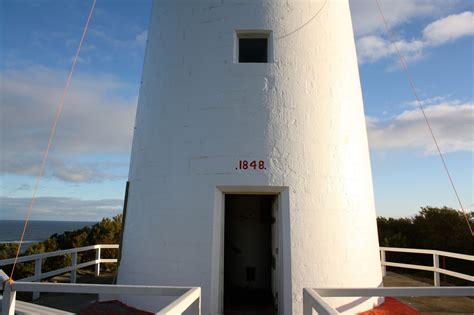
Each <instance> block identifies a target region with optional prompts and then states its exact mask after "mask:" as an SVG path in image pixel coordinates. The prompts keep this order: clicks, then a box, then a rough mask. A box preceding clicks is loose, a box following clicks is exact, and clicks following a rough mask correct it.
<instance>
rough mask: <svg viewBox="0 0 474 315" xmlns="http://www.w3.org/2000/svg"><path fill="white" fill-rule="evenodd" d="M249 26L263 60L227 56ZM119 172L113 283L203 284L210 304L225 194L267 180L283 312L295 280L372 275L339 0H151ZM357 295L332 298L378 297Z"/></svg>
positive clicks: (349, 281)
mask: <svg viewBox="0 0 474 315" xmlns="http://www.w3.org/2000/svg"><path fill="white" fill-rule="evenodd" d="M249 30H251V31H264V32H266V33H267V34H268V36H269V60H268V61H269V62H268V63H248V64H245V63H238V62H237V61H238V59H237V56H236V54H238V50H237V49H236V45H237V42H238V41H237V40H236V38H237V37H238V32H239V31H249ZM241 160H248V161H252V160H256V161H264V163H265V167H266V169H264V170H258V169H257V170H253V169H252V170H240V169H236V168H238V166H239V161H241ZM129 181H130V190H129V199H128V211H127V217H126V221H125V229H124V238H123V245H122V260H121V263H120V268H119V275H118V283H121V284H155V285H182V286H200V287H202V310H203V314H218V313H219V312H220V311H221V310H222V290H223V288H222V274H221V273H222V261H221V260H222V250H223V247H222V216H223V213H222V211H223V208H222V200H223V198H222V194H223V193H225V192H228V191H234V192H263V191H266V190H268V191H270V192H281V193H280V197H281V198H280V203H281V215H280V220H281V222H280V229H279V233H280V246H281V251H280V255H281V256H284V257H281V258H280V260H279V261H280V267H281V268H280V272H281V277H280V279H279V281H280V287H281V290H280V291H279V293H280V296H279V306H280V313H281V314H301V313H302V289H303V288H304V287H375V286H379V285H381V281H382V277H381V268H380V260H379V252H378V240H377V231H376V216H375V207H374V198H373V189H372V179H371V170H370V160H369V151H368V144H367V135H366V126H365V119H364V111H363V102H362V95H361V88H360V81H359V73H358V67H357V58H356V51H355V45H354V37H353V31H352V24H351V17H350V10H349V4H348V1H347V0H329V1H327V2H326V1H325V0H287V1H283V0H281V1H280V0H155V1H154V3H153V12H152V17H151V23H150V29H149V33H148V43H147V48H146V55H145V63H144V68H143V77H142V84H141V88H140V96H139V101H138V109H137V116H136V127H135V133H134V139H133V149H132V158H131V165H130V174H129ZM123 300H124V301H125V302H126V303H130V304H132V305H135V306H138V307H141V308H147V309H150V310H153V309H154V307H156V306H157V304H159V303H162V302H163V301H160V300H159V299H155V298H150V297H144V298H132V297H123ZM356 300H357V299H354V298H338V299H330V300H329V301H330V303H331V304H333V305H334V306H336V307H340V310H346V311H349V312H356V311H359V310H366V309H368V308H371V307H372V306H373V305H374V304H376V303H377V300H376V299H368V300H363V301H362V302H361V301H360V300H359V301H356Z"/></svg>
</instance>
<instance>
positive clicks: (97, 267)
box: [95, 247, 100, 277]
mask: <svg viewBox="0 0 474 315" xmlns="http://www.w3.org/2000/svg"><path fill="white" fill-rule="evenodd" d="M95 260H96V261H97V263H96V264H95V276H96V277H98V276H99V275H100V247H98V248H97V249H96V251H95Z"/></svg>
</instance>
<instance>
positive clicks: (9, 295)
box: [2, 282, 16, 315]
mask: <svg viewBox="0 0 474 315" xmlns="http://www.w3.org/2000/svg"><path fill="white" fill-rule="evenodd" d="M15 304H16V291H14V290H12V285H11V284H10V283H8V282H6V283H5V284H4V288H3V299H2V315H14V314H15Z"/></svg>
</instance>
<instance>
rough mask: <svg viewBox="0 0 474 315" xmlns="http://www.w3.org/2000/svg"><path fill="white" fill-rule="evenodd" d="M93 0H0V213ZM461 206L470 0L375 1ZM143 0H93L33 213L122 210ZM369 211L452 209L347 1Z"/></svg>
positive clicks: (25, 192)
mask: <svg viewBox="0 0 474 315" xmlns="http://www.w3.org/2000/svg"><path fill="white" fill-rule="evenodd" d="M91 4H92V1H88V0H70V1H59V0H41V1H36V0H22V1H16V0H15V1H13V0H1V1H0V32H1V33H0V40H1V42H0V45H1V46H0V219H23V218H24V216H25V211H26V205H27V202H28V200H29V198H30V197H31V193H32V188H33V187H32V186H33V184H34V180H35V175H36V174H37V172H38V169H39V165H40V161H41V154H42V152H43V150H44V148H45V146H46V143H47V137H48V133H49V130H50V127H51V123H52V120H53V116H54V112H55V110H56V107H57V105H58V102H59V99H60V96H61V92H62V89H63V87H64V84H65V80H66V77H67V73H68V70H69V68H70V65H71V61H72V58H73V56H74V53H75V50H76V48H77V45H78V42H79V39H80V36H81V33H82V28H83V25H84V23H85V20H86V18H87V14H88V11H89V9H90V6H91ZM381 4H382V7H383V9H384V12H385V15H386V16H387V19H388V21H389V23H390V25H391V27H392V29H393V31H394V33H395V34H396V41H397V43H398V45H399V47H400V49H401V51H402V53H403V54H404V55H405V57H406V58H407V60H408V65H409V68H410V71H411V74H412V75H413V78H414V81H415V84H416V87H417V89H418V92H419V94H420V96H421V98H422V99H423V103H424V105H425V106H426V112H427V114H428V116H429V117H430V120H431V121H432V124H433V129H434V132H435V134H436V135H437V137H438V140H439V142H440V145H441V148H442V150H443V152H445V154H446V160H447V162H448V165H449V167H450V169H451V171H452V175H453V178H454V180H455V182H456V184H457V187H458V190H459V193H460V196H461V199H462V201H463V203H464V205H465V206H466V207H467V208H469V209H473V208H474V207H473V195H474V194H473V162H474V159H473V152H472V150H473V143H474V140H473V134H474V127H473V126H474V125H473V122H474V101H473V89H474V85H473V77H474V74H473V71H474V70H473V69H474V64H473V57H472V56H473V49H474V48H473V47H474V37H473V35H474V13H473V10H474V7H473V6H474V5H473V2H472V1H471V0H405V1H395V0H390V1H389V0H381ZM150 9H151V0H134V1H131V0H127V1H126V0H114V1H112V0H97V6H96V10H95V12H94V16H93V19H92V22H91V25H90V30H89V33H88V35H87V39H86V42H85V44H84V47H83V50H82V52H81V56H80V60H79V63H78V65H77V68H76V72H75V75H74V77H73V82H72V85H71V89H70V91H69V95H68V97H67V99H66V103H65V108H64V112H63V115H62V117H61V120H60V123H59V125H58V130H57V135H56V138H55V140H54V144H53V147H52V150H51V153H50V159H49V160H48V164H47V168H46V173H45V176H44V177H43V179H42V182H41V186H40V190H39V193H38V196H39V198H38V201H37V203H36V206H35V208H34V211H33V215H32V219H41V220H86V221H87V220H90V221H94V220H99V219H100V218H102V217H107V216H112V215H114V214H116V213H118V212H120V211H121V208H122V198H123V195H124V188H125V182H126V179H127V173H128V163H129V155H130V147H131V139H132V132H133V124H134V117H135V110H136V103H137V98H138V87H139V83H140V76H141V68H142V64H143V56H144V49H145V43H146V36H147V27H148V20H149V16H150ZM351 10H352V15H353V24H354V31H355V38H356V43H357V50H358V56H359V67H360V75H361V83H362V89H363V95H364V103H365V111H366V117H367V126H368V133H369V142H370V151H371V160H372V171H373V179H374V191H375V199H376V205H377V214H378V215H381V216H392V217H400V216H410V215H414V214H415V213H416V212H417V211H418V210H419V207H421V206H426V205H432V206H444V205H447V206H451V207H456V208H458V205H457V203H456V200H455V197H454V195H453V192H452V190H451V187H450V185H449V182H448V180H447V177H446V174H445V173H444V170H443V168H442V165H441V162H440V160H439V157H438V156H437V155H436V153H435V151H434V147H433V143H432V140H431V139H430V137H429V134H428V129H427V128H426V125H425V124H424V122H423V120H422V117H421V114H420V112H419V110H418V108H417V107H416V105H415V104H414V97H413V94H412V92H411V90H410V88H409V85H408V82H407V80H406V78H405V74H404V73H403V72H402V71H401V70H400V67H399V64H398V61H397V58H396V55H395V54H394V50H393V47H392V46H391V45H390V43H389V40H388V38H387V36H386V34H385V31H384V29H383V24H382V20H381V18H380V16H379V14H378V11H377V10H376V6H375V2H374V0H351Z"/></svg>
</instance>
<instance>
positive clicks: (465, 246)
mask: <svg viewBox="0 0 474 315" xmlns="http://www.w3.org/2000/svg"><path fill="white" fill-rule="evenodd" d="M473 219H474V212H470V213H468V220H469V221H470V222H471V224H472V223H473ZM377 225H378V234H379V242H380V246H386V247H404V248H423V249H437V250H443V251H449V252H455V253H462V254H468V255H473V254H474V237H473V236H472V235H471V233H470V232H469V229H468V226H467V223H466V219H465V217H464V215H463V213H462V212H459V211H456V210H454V209H451V208H447V207H443V208H435V207H424V208H421V210H420V211H419V213H418V214H417V215H415V216H414V217H409V218H400V219H394V218H384V217H378V218H377ZM121 230H122V215H117V216H115V217H113V218H112V219H109V218H104V219H102V221H101V222H99V223H97V224H95V225H93V226H86V227H84V228H82V229H79V230H76V231H70V232H64V233H62V234H54V235H52V236H51V237H50V238H49V239H48V240H46V241H43V242H40V243H37V244H32V245H30V246H29V247H28V248H27V250H26V251H25V252H24V253H23V254H22V255H33V254H38V253H44V252H52V251H56V250H62V249H69V248H74V247H83V246H89V245H95V244H118V243H119V242H120V234H121ZM17 246H18V245H17V244H3V245H0V259H6V258H12V257H14V256H15V253H16V250H17V248H18V247H17ZM101 257H102V258H111V257H117V250H114V249H108V250H102V251H101ZM386 257H387V260H388V261H395V262H404V263H411V264H422V265H429V266H432V264H433V258H432V257H431V256H430V255H420V254H405V253H390V252H389V253H387V256H386ZM93 259H95V251H87V252H83V253H79V254H78V263H81V262H86V261H89V260H93ZM70 264H71V255H62V256H59V257H51V258H47V259H44V260H43V265H42V270H43V272H47V271H51V270H55V269H59V268H62V267H65V266H68V265H70ZM440 266H441V267H443V266H444V267H446V268H448V269H450V270H453V271H458V272H462V273H466V274H471V273H472V270H473V266H472V263H471V262H467V261H461V260H458V259H452V258H445V259H441V261H440ZM5 267H7V268H5ZM8 267H10V268H11V266H4V267H2V268H3V270H4V271H5V272H7V273H8V274H9V273H10V269H9V268H8ZM106 268H108V269H109V271H114V270H115V268H116V264H107V266H106ZM389 269H390V268H389ZM393 270H394V271H396V272H412V271H409V270H407V269H399V268H397V269H393ZM33 273H34V265H33V263H20V264H17V266H16V268H15V275H14V279H21V278H24V277H27V276H30V275H32V274H33ZM418 273H419V272H418ZM421 274H422V275H423V272H422V273H421ZM425 275H426V276H429V277H431V275H432V274H431V273H426V274H425ZM456 283H459V282H456Z"/></svg>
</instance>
